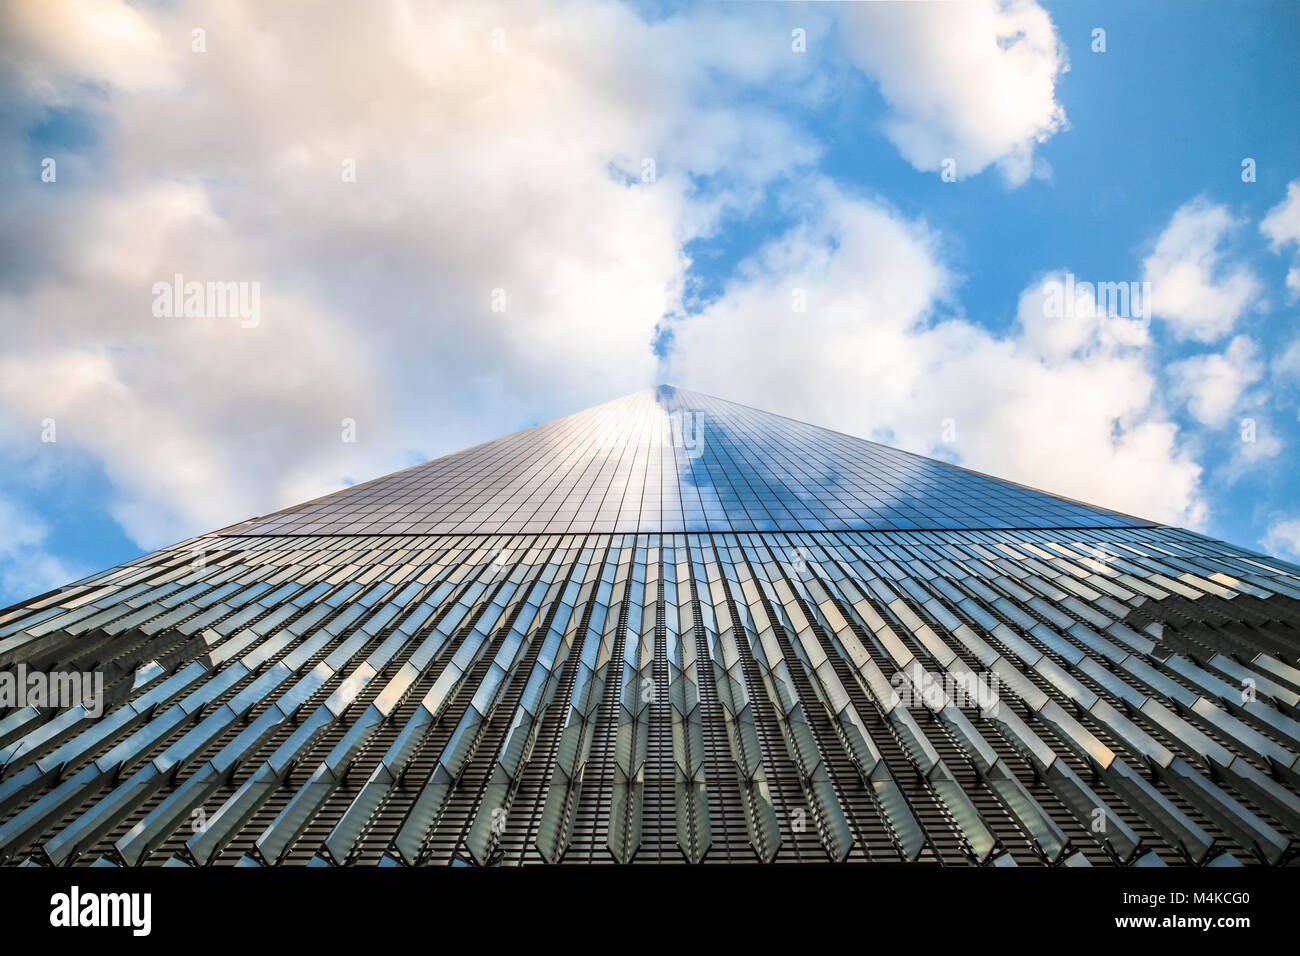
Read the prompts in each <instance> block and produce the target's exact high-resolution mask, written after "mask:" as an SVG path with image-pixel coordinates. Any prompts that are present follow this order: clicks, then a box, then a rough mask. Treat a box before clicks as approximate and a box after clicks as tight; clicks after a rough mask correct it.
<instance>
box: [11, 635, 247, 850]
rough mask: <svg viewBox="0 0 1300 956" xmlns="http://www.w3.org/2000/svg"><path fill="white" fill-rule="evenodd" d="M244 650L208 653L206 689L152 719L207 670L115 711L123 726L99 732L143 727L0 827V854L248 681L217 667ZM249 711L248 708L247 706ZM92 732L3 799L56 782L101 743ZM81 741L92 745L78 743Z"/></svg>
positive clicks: (18, 780) (238, 667)
mask: <svg viewBox="0 0 1300 956" xmlns="http://www.w3.org/2000/svg"><path fill="white" fill-rule="evenodd" d="M245 646H247V642H240V641H228V642H226V643H224V644H222V646H221V648H219V649H218V650H216V651H213V652H212V653H211V654H210V655H209V659H210V660H211V662H212V670H213V671H215V672H216V676H214V677H213V678H212V679H210V680H209V681H208V682H207V683H205V684H201V685H200V686H199V687H197V688H195V689H194V690H193V691H191V692H190V694H189V695H188V696H187V697H185V699H184V700H182V701H180V702H179V703H177V704H173V705H172V706H170V707H168V708H167V709H166V710H164V711H163V712H162V713H161V714H158V715H157V716H148V717H146V715H152V714H154V713H155V708H157V707H158V706H159V704H160V703H161V702H162V700H163V698H162V696H161V695H162V694H164V693H165V694H166V695H167V696H168V697H171V696H174V695H175V694H176V693H178V692H180V691H181V690H182V689H183V687H185V686H188V685H189V684H191V683H193V682H194V681H196V680H198V679H199V678H200V677H201V676H203V675H204V674H206V673H208V669H207V668H205V667H203V665H202V664H201V663H198V664H196V665H191V667H190V668H187V669H186V671H185V672H182V673H181V674H178V675H175V678H176V679H174V680H171V681H167V682H165V683H164V684H161V685H159V691H158V692H156V693H152V694H145V695H143V696H142V698H141V700H140V701H138V702H136V703H135V704H134V705H128V707H125V708H123V709H121V710H120V711H118V712H117V713H118V714H121V715H122V717H124V718H125V720H123V719H121V718H119V719H116V720H105V721H103V722H102V723H101V727H102V728H103V729H104V730H105V731H107V732H108V733H110V734H111V733H112V732H114V731H117V732H120V731H121V730H123V729H125V728H126V727H129V726H131V725H132V724H134V723H137V722H138V721H141V720H143V721H144V724H143V726H140V727H139V728H138V729H136V730H135V731H134V732H133V733H131V734H130V735H129V736H128V737H127V738H126V739H125V740H123V741H121V742H120V743H119V744H117V745H116V746H115V747H113V748H112V749H111V750H109V752H108V753H107V754H105V755H103V756H101V757H99V758H98V759H96V760H93V761H92V762H91V764H90V765H89V766H87V767H85V768H83V769H82V770H81V771H80V772H79V773H77V774H76V775H74V776H73V777H71V778H69V779H67V780H65V781H63V782H62V783H61V784H60V785H59V786H57V787H55V788H54V789H53V790H51V791H49V792H48V793H46V794H45V795H44V796H42V797H41V798H40V799H39V800H37V801H36V802H35V803H33V804H31V805H30V806H28V807H27V808H26V809H25V810H23V811H22V812H21V813H19V814H18V815H16V816H15V817H13V818H12V819H11V820H9V821H7V822H6V823H5V824H4V825H3V826H0V854H4V853H8V852H12V850H13V849H16V848H19V847H21V846H22V845H23V844H24V843H26V842H27V841H28V840H30V839H31V838H32V837H34V836H36V835H37V834H38V833H39V832H40V831H41V830H42V829H44V828H45V826H46V825H47V824H48V822H49V820H50V819H51V818H52V817H54V816H55V815H57V814H63V813H66V812H67V811H68V810H69V808H71V807H72V806H74V805H76V804H79V803H80V802H81V801H82V800H83V799H84V798H85V797H86V796H87V795H88V794H90V793H93V792H94V790H95V789H96V788H98V787H99V786H101V785H102V784H103V783H104V782H105V781H106V780H110V779H112V778H114V777H116V776H117V775H118V774H119V773H120V772H121V769H122V767H123V765H124V764H125V763H127V762H128V761H130V760H132V759H134V758H136V757H137V756H139V755H140V754H141V753H143V752H144V751H145V750H146V749H147V748H148V747H150V746H151V745H153V744H154V743H155V742H157V741H158V740H160V739H161V738H162V737H164V736H165V735H166V734H168V733H170V732H171V731H172V730H174V729H175V728H176V727H178V726H179V725H181V724H182V723H184V722H185V721H186V720H190V719H193V718H194V717H195V716H197V715H198V714H199V713H200V712H201V711H202V709H203V708H204V707H205V706H206V705H207V704H209V703H211V702H212V701H213V700H215V699H216V698H217V697H219V696H221V695H222V694H223V693H225V692H226V691H227V690H229V689H230V688H231V687H232V686H234V684H236V683H238V682H239V681H240V680H242V679H243V678H244V677H246V676H248V674H249V673H251V668H250V667H249V666H248V665H247V664H246V663H244V662H243V661H236V662H235V663H233V664H229V665H227V666H222V665H225V664H226V661H227V659H228V655H233V654H234V653H237V652H238V651H239V650H242V649H243V647H245ZM259 656H260V655H259V654H258V652H257V651H253V652H250V653H249V655H247V657H248V659H249V662H250V663H255V662H256V661H255V660H254V659H255V658H257V657H259ZM248 706H252V704H251V702H250V703H249V705H248ZM97 730H99V728H91V729H90V730H88V731H87V732H86V733H85V734H83V735H82V737H78V738H76V739H74V740H72V741H70V742H69V744H67V745H65V747H63V748H60V750H59V751H56V752H55V753H54V754H52V755H50V756H49V757H47V758H45V760H43V761H41V760H38V761H37V762H36V763H35V764H34V765H32V766H33V767H34V768H35V769H36V771H37V773H36V774H28V775H26V776H22V775H20V776H16V777H14V778H12V781H11V782H12V783H14V784H17V786H16V787H14V790H13V792H12V793H10V794H8V795H7V798H10V799H12V798H15V797H17V796H18V795H19V794H20V793H23V792H30V790H32V789H34V788H35V787H37V786H39V785H40V784H41V783H43V782H45V781H47V780H50V779H53V778H54V777H56V776H57V775H58V774H59V773H60V772H61V771H62V769H63V767H64V766H66V764H67V762H68V761H69V760H71V759H74V758H75V757H77V756H79V755H80V754H81V751H80V750H78V749H77V748H79V747H80V746H81V745H82V744H83V743H85V744H87V745H88V746H93V744H95V743H99V742H100V740H101V737H102V736H104V735H101V734H99V733H96V731H97ZM83 737H89V738H92V739H91V740H86V741H83V739H82V738H83ZM55 848H56V851H57V850H59V847H58V846H57V845H56V847H55ZM72 849H75V846H70V847H69V848H68V850H69V852H70V851H71V850H72ZM60 852H61V851H60ZM63 858H65V857H63Z"/></svg>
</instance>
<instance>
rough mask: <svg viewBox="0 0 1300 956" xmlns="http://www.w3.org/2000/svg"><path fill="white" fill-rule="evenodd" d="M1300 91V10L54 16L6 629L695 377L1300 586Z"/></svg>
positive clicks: (11, 49) (23, 350)
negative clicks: (30, 602)
mask: <svg viewBox="0 0 1300 956" xmlns="http://www.w3.org/2000/svg"><path fill="white" fill-rule="evenodd" d="M1297 61H1300V5H1297V4H1295V3H1292V2H1288V0H1283V2H1275V3H1272V2H1259V0H1242V2H1237V3H1232V4H1217V3H1200V2H1177V3H1172V2H1169V3H1167V2H1159V0H1147V2H1143V3H1140V4H1133V3H1126V2H1125V3H1105V2H1103V3H1079V2H1069V3H1041V4H1040V3H1034V2H1028V0H1021V2H1011V3H1000V2H995V0H964V2H933V3H863V4H784V3H762V4H758V3H707V4H676V3H639V4H637V3H634V4H622V3H612V2H561V0H550V2H546V3H536V4H517V3H500V4H498V3H492V2H475V3H459V2H451V3H438V4H422V3H397V2H374V3H367V4H355V3H344V2H339V3H331V2H311V3H308V2H305V0H304V2H300V3H298V2H283V3H276V4H264V3H255V2H237V0H236V2H219V3H218V2H213V3H207V2H198V3H187V2H181V3H149V2H136V3H124V2H120V0H101V2H89V0H40V2H28V0H10V2H7V3H5V4H4V5H3V7H2V8H0V80H2V85H0V169H2V170H3V175H2V176H0V221H2V223H3V226H2V228H0V243H2V246H0V248H2V249H3V254H2V255H0V605H3V604H8V603H12V602H13V601H17V600H21V599H23V598H26V597H28V596H30V595H32V594H34V593H38V592H41V591H44V590H47V589H49V588H52V587H56V586H58V585H61V584H64V583H67V582H68V581H71V580H73V579H75V578H77V577H80V576H83V575H85V574H88V573H91V572H93V571H97V570H100V569H102V568H105V567H109V566H111V565H113V564H116V563H119V562H121V561H124V560H128V559H130V558H133V557H135V556H137V555H139V554H141V553H144V552H146V551H149V550H153V549H155V548H158V547H161V546H164V545H167V544H170V543H172V542H175V541H178V540H181V539H184V538H187V537H190V536H192V535H195V534H199V533H203V532H206V531H210V530H214V529H217V528H221V527H225V526H227V525H230V524H233V523H236V522H239V521H242V520H244V519H246V518H249V517H253V516H255V515H262V514H266V513H269V512H271V511H274V510H276V509H279V508H283V507H286V506H288V505H292V504H295V503H297V502H300V501H304V500H307V499H310V498H313V497H316V496H318V495H321V494H325V493H328V492H330V491H333V490H337V489H339V488H342V487H346V486H348V485H350V484H353V483H356V482H359V481H364V480H367V479H369V478H373V477H376V476H379V475H383V474H386V473H388V472H391V471H395V470H397V469H400V468H403V467H407V466H409V465H412V464H416V463H418V462H421V461H425V460H428V459H430V458H433V457H437V456H439V455H443V454H447V453H449V452H453V451H456V450H458V449H461V448H464V447H467V446H469V445H472V444H475V443H478V442H481V441H485V440H488V439H491V438H494V437H497V436H499V435H503V434H507V433H510V432H513V431H516V430H518V429H521V428H525V427H528V426H530V425H533V424H536V423H538V422H542V421H546V420H548V419H551V418H554V417H557V416H560V415H564V414H568V413H570V412H574V411H577V410H580V409H582V408H586V407H589V406H591V405H594V404H598V403H600V402H602V401H607V400H609V399H611V398H615V397H618V396H621V395H625V394H628V393H630V392H633V391H636V390H639V389H641V388H645V387H648V386H650V385H654V384H657V383H672V384H676V385H680V386H682V387H686V388H690V389H694V390H697V391H701V392H705V393H708V394H712V395H716V396H719V397H721V398H726V399H729V400H732V401H737V402H742V403H744V404H748V405H752V406H755V407H758V408H762V409H766V410H769V411H773V412H777V413H780V414H784V415H788V416H791V417H794V418H798V419H801V420H804V421H808V422H811V423H813V424H817V425H822V426H826V427H831V428H835V429H837V430H840V431H844V432H848V433H850V434H855V435H859V436H862V437H864V438H869V439H873V440H876V441H882V442H885V443H887V444H891V445H894V446H896V447H901V448H905V449H907V450H909V451H914V452H918V453H921V454H926V455H930V456H933V457H936V458H942V459H944V460H947V461H952V462H955V463H958V464H961V465H964V466H966V467H970V468H975V469H977V470H979V471H983V472H987V473H990V474H994V475H997V476H999V477H1004V478H1008V479H1011V480H1014V481H1018V482H1022V483H1024V484H1028V485H1031V486H1033V487H1037V488H1042V489H1044V490H1047V491H1051V492H1055V493H1059V494H1063V495H1067V496H1069V497H1072V498H1077V499H1080V500H1083V501H1088V502H1091V503H1095V504H1098V505H1102V506H1105V507H1108V508H1112V509H1115V510H1119V511H1124V512H1127V513H1129V514H1134V515H1138V516H1140V517H1143V518H1148V519H1152V520H1156V521H1161V522H1167V523H1171V524H1176V525H1180V526H1184V527H1190V528H1193V529H1195V530H1197V531H1200V532H1203V533H1205V534H1209V535H1211V536H1214V537H1217V538H1222V539H1225V540H1228V541H1231V542H1233V543H1236V544H1240V545H1244V546H1247V547H1251V548H1256V549H1260V550H1264V551H1268V552H1271V553H1276V554H1281V555H1284V556H1287V557H1291V558H1297V557H1300V495H1297V493H1296V492H1297V488H1298V487H1300V483H1298V482H1297V479H1296V477H1295V476H1296V466H1297V463H1298V454H1297V450H1298V449H1300V417H1298V414H1297V410H1298V408H1300V406H1298V400H1300V330H1298V328H1297V322H1296V319H1297V316H1300V122H1297V120H1298V119H1300V111H1298V110H1297V107H1296V104H1297V103H1300V70H1297V69H1296V63H1297ZM194 283H198V285H197V286H193V285H192V284H194ZM177 284H179V286H180V290H181V294H180V295H179V296H177V295H175V294H174V293H173V290H174V289H175V288H176V286H177ZM1120 284H1122V285H1120ZM195 288H196V289H197V290H198V292H199V294H198V295H197V296H191V294H190V293H191V290H192V289H195ZM1121 288H1122V289H1123V290H1124V291H1125V292H1131V293H1136V294H1130V295H1129V296H1127V297H1121V296H1120V295H1119V290H1120V289H1121ZM1066 290H1069V294H1068V295H1067V293H1066ZM1099 290H1100V291H1099Z"/></svg>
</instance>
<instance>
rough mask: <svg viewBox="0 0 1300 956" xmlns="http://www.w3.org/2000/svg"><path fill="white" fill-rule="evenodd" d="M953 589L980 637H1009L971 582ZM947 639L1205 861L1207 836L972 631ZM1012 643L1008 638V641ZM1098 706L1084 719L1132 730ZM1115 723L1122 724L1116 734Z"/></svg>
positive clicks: (1140, 744) (982, 590) (1168, 835)
mask: <svg viewBox="0 0 1300 956" xmlns="http://www.w3.org/2000/svg"><path fill="white" fill-rule="evenodd" d="M958 583H959V584H960V585H962V586H963V587H964V588H965V589H966V594H967V596H966V597H965V598H964V599H963V600H962V601H961V602H960V606H961V609H962V610H963V611H964V612H965V613H966V614H967V615H968V616H970V617H971V618H972V619H973V620H975V621H976V622H977V623H979V624H980V626H981V628H982V629H983V630H984V631H985V633H987V634H989V635H990V636H993V635H994V634H995V632H997V633H1001V634H1002V635H1003V636H1006V635H1008V634H1010V632H1009V630H1008V629H1007V627H1006V625H1005V624H1003V623H1001V622H999V621H997V620H996V619H995V618H993V617H992V615H990V614H989V613H988V612H987V611H985V610H984V609H983V608H982V607H981V606H980V605H979V604H978V603H977V601H976V600H975V596H974V595H976V594H980V595H987V594H991V593H992V592H990V591H989V590H988V588H986V587H984V586H983V585H982V583H980V582H978V581H976V580H975V579H973V578H971V579H965V580H963V581H961V582H958ZM953 636H954V637H956V638H957V639H958V640H959V641H960V642H961V643H962V645H963V646H964V647H965V648H966V650H967V651H968V652H969V653H970V654H971V655H972V656H974V657H975V659H976V660H978V661H979V662H980V665H981V666H982V667H983V668H984V669H985V670H986V671H987V672H989V673H992V674H995V675H997V678H998V693H999V696H1001V694H1002V692H1003V690H1009V691H1010V692H1011V693H1012V694H1014V695H1015V696H1016V697H1019V698H1020V699H1021V700H1023V701H1024V702H1025V704H1026V706H1027V707H1028V708H1029V709H1030V711H1031V712H1032V713H1033V715H1034V716H1035V718H1037V719H1038V720H1041V721H1042V722H1043V723H1044V724H1045V725H1046V726H1047V727H1048V728H1049V729H1050V730H1051V731H1052V733H1054V734H1056V735H1057V736H1059V737H1060V739H1061V740H1063V741H1064V742H1065V743H1066V744H1067V745H1068V746H1070V747H1071V748H1072V749H1073V750H1074V751H1075V752H1076V753H1078V754H1079V755H1080V756H1081V757H1083V758H1084V759H1085V760H1087V761H1088V763H1089V764H1090V765H1091V766H1092V767H1093V769H1094V770H1095V771H1096V772H1097V773H1098V774H1099V775H1101V776H1103V777H1104V778H1105V779H1106V782H1107V784H1108V785H1109V786H1110V788H1111V789H1112V790H1114V791H1115V792H1116V793H1118V794H1120V795H1122V796H1123V797H1124V798H1125V800H1126V801H1127V802H1128V803H1129V804H1130V805H1131V806H1133V807H1134V809H1135V811H1136V812H1137V814H1138V815H1139V816H1141V817H1143V818H1144V819H1146V820H1147V821H1148V822H1149V823H1150V824H1151V825H1152V826H1153V827H1155V828H1156V829H1157V831H1159V832H1160V833H1161V835H1162V836H1163V837H1164V838H1165V839H1166V840H1168V841H1169V843H1170V844H1171V845H1172V846H1175V847H1179V848H1180V849H1181V851H1182V852H1183V853H1185V854H1186V855H1187V856H1188V858H1189V859H1190V860H1191V861H1192V862H1202V861H1203V860H1204V859H1205V857H1206V855H1207V854H1208V853H1209V851H1210V849H1211V844H1212V840H1211V838H1210V836H1209V834H1207V833H1206V832H1205V831H1204V830H1203V829H1202V828H1201V827H1200V826H1198V825H1197V824H1196V823H1195V822H1194V821H1193V820H1191V818H1189V817H1188V816H1187V815H1186V814H1185V813H1183V812H1182V811H1181V810H1179V809H1178V808H1177V807H1176V806H1174V804H1173V803H1171V802H1170V801H1169V799H1168V798H1167V797H1165V796H1164V795H1163V794H1161V793H1160V792H1159V791H1158V790H1156V789H1155V788H1154V787H1153V786H1152V785H1151V784H1150V783H1148V782H1147V781H1146V780H1145V779H1144V778H1143V777H1142V776H1141V775H1139V774H1137V773H1135V772H1134V771H1133V770H1132V769H1130V768H1129V767H1128V765H1127V764H1126V763H1125V761H1124V760H1123V758H1121V757H1120V756H1119V755H1117V754H1116V753H1114V751H1112V750H1111V749H1110V748H1109V747H1107V746H1106V745H1105V744H1103V743H1102V742H1101V741H1100V740H1098V739H1097V737H1096V736H1094V735H1093V734H1092V733H1091V732H1089V731H1088V730H1087V729H1086V728H1085V727H1084V726H1083V725H1082V724H1080V723H1079V722H1078V721H1077V720H1075V719H1074V718H1073V717H1071V716H1070V715H1069V714H1067V713H1066V711H1065V710H1064V709H1063V708H1061V707H1060V705H1058V704H1056V703H1055V702H1054V701H1052V699H1051V698H1050V697H1049V696H1048V695H1047V694H1046V693H1044V692H1043V691H1042V690H1040V689H1039V688H1038V687H1037V686H1036V685H1035V684H1034V683H1033V682H1031V681H1030V680H1029V679H1028V678H1027V677H1025V675H1024V674H1023V673H1021V672H1020V670H1019V669H1018V668H1017V667H1016V666H1015V665H1014V664H1013V663H1012V662H1011V661H1010V660H1008V659H1007V658H1005V657H1003V656H1002V654H1001V652H999V651H997V650H995V649H994V648H993V647H992V646H991V645H989V643H988V642H987V641H985V640H984V639H983V638H981V637H980V636H979V635H978V634H976V633H975V632H974V631H973V630H971V629H970V628H969V627H966V626H965V625H962V626H961V627H959V628H957V630H955V631H954V632H953ZM1012 637H1013V638H1014V635H1012ZM1103 704H1105V702H1104V701H1101V700H1100V699H1099V700H1098V701H1097V703H1096V704H1094V705H1093V708H1092V710H1091V711H1090V713H1092V715H1093V716H1094V717H1097V718H1098V719H1099V721H1100V722H1101V723H1102V724H1103V726H1106V727H1107V729H1108V730H1110V731H1111V732H1116V731H1118V730H1120V729H1127V728H1129V727H1132V725H1131V724H1130V723H1129V722H1128V721H1126V720H1124V719H1123V718H1122V717H1121V716H1120V715H1119V714H1118V712H1114V711H1113V709H1104V708H1102V705H1103ZM1107 707H1108V705H1107ZM993 716H994V719H998V714H997V712H995V713H994V715H993ZM1120 721H1123V724H1122V728H1121V725H1120V723H1119V722H1120ZM1134 730H1136V728H1134ZM1117 736H1119V737H1120V739H1122V740H1125V741H1126V742H1128V743H1130V744H1133V743H1134V742H1135V741H1136V743H1137V746H1135V749H1134V752H1135V753H1138V754H1140V755H1142V757H1143V758H1144V759H1147V758H1149V757H1150V756H1151V755H1152V754H1153V753H1156V752H1157V751H1154V750H1149V749H1143V748H1144V746H1148V747H1149V746H1151V745H1154V746H1155V747H1157V748H1159V750H1160V751H1163V748H1162V747H1159V745H1158V744H1155V742H1154V741H1153V740H1151V739H1150V737H1149V736H1148V735H1145V734H1143V735H1142V736H1141V738H1135V737H1130V736H1127V735H1126V734H1125V733H1117ZM1148 742H1149V744H1148Z"/></svg>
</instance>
